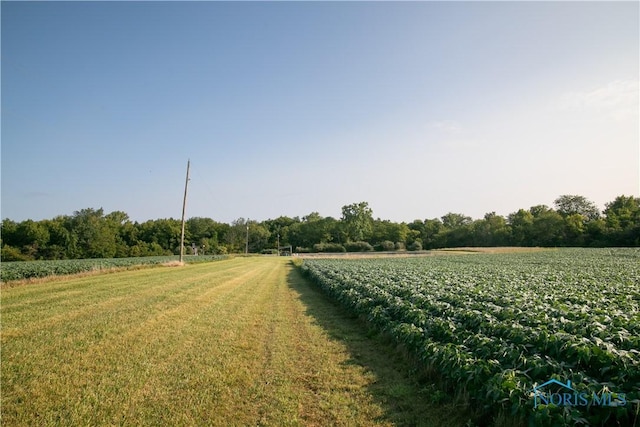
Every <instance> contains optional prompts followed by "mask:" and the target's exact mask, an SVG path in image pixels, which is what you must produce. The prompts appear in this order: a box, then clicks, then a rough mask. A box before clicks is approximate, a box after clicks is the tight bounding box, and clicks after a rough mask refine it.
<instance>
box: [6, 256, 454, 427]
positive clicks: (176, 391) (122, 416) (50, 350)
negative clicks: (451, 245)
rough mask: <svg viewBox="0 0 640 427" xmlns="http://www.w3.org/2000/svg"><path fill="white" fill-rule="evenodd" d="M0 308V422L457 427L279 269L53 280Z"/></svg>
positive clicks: (240, 263)
mask: <svg viewBox="0 0 640 427" xmlns="http://www.w3.org/2000/svg"><path fill="white" fill-rule="evenodd" d="M1 298H2V299H1V307H0V308H1V315H2V331H1V344H2V354H1V358H2V359H1V360H2V364H1V374H2V378H1V380H2V383H1V387H2V389H1V396H2V397H1V398H2V402H1V403H2V407H1V409H2V424H3V425H220V426H227V425H237V426H244V425H273V426H285V425H317V426H324V425H345V426H347V425H348V426H351V425H362V426H365V425H367V426H368V425H394V424H402V425H455V424H456V423H455V422H454V420H455V417H454V418H453V419H452V418H447V417H448V416H449V415H451V413H452V412H453V411H452V408H451V407H446V406H438V405H435V404H431V403H429V399H428V393H429V391H428V390H426V391H425V389H424V388H423V386H421V385H420V384H417V383H416V382H414V381H413V380H412V379H410V378H408V377H407V374H406V372H405V371H404V370H403V367H402V363H401V362H398V361H397V360H396V361H395V362H397V363H398V367H397V368H396V367H395V366H394V363H391V362H394V361H393V360H391V359H389V354H390V353H389V352H388V349H387V350H385V349H384V348H382V349H381V348H380V343H376V342H375V340H374V341H372V340H371V339H369V338H367V337H366V336H365V335H364V331H363V329H362V326H361V325H360V324H359V323H358V322H357V321H356V320H355V319H352V318H349V317H348V315H346V314H344V313H343V312H341V311H340V309H338V308H336V307H335V306H334V305H333V304H332V303H331V302H330V301H328V300H327V299H326V298H324V296H322V295H321V294H320V293H319V292H317V291H315V290H314V289H313V288H311V287H309V285H308V283H307V282H306V281H305V280H304V279H302V278H301V277H300V276H299V274H298V272H297V271H295V270H293V267H292V266H291V265H290V264H289V263H288V262H287V260H285V259H282V258H267V257H265V258H235V259H231V260H225V261H219V262H215V263H206V264H196V265H187V266H185V267H179V268H154V269H145V270H137V271H125V272H121V273H114V274H108V275H98V276H90V277H82V278H73V279H69V280H64V281H60V280H56V281H52V282H44V283H39V284H34V285H26V286H20V287H15V288H9V289H6V290H3V291H2V295H1ZM462 423H463V420H461V421H460V424H462Z"/></svg>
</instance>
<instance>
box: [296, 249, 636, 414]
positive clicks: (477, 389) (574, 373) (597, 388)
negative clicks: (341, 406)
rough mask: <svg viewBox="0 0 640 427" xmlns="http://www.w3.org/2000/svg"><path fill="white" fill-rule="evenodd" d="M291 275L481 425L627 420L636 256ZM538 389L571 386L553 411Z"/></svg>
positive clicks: (384, 262) (315, 266)
mask: <svg viewBox="0 0 640 427" xmlns="http://www.w3.org/2000/svg"><path fill="white" fill-rule="evenodd" d="M302 268H303V271H304V272H305V273H306V275H307V276H308V277H310V278H311V279H312V280H313V281H314V282H315V283H316V284H317V285H318V286H319V287H320V288H322V289H323V290H324V291H325V292H326V293H327V294H328V295H330V296H331V297H332V298H334V299H335V300H337V301H339V302H341V303H342V304H343V305H344V306H346V307H348V309H349V310H351V311H352V312H353V313H355V314H357V315H360V316H362V317H365V318H367V319H368V321H369V322H371V323H372V324H373V325H375V327H376V328H377V329H378V330H380V331H383V332H385V333H388V334H389V335H391V336H393V337H394V339H395V340H396V341H397V342H398V343H400V344H402V345H403V346H404V347H405V348H407V349H408V350H409V351H410V352H411V353H412V354H413V355H414V357H415V358H416V359H418V360H420V362H421V363H422V364H423V365H424V367H425V369H426V370H427V371H428V372H431V373H432V375H433V377H434V378H439V379H440V380H441V381H442V382H443V383H444V384H445V385H446V387H448V389H449V390H450V391H451V392H453V393H462V394H464V395H467V396H468V398H469V401H470V402H471V403H472V405H473V406H474V407H475V408H479V410H480V411H481V412H482V413H483V418H481V419H483V420H484V421H483V423H488V422H489V421H488V420H490V419H494V420H495V419H496V418H502V419H504V418H505V417H506V418H509V417H511V421H510V422H507V425H509V424H511V425H513V423H527V422H529V423H531V424H533V425H575V424H578V423H591V424H593V425H601V424H605V425H637V424H638V422H639V421H638V411H639V410H640V403H639V400H638V399H639V398H640V351H639V350H640V251H639V250H637V249H596V250H590V249H565V250H554V251H544V252H535V253H518V254H515V253H514V254H478V255H465V256H447V257H424V258H402V259H359V260H348V259H318V260H305V261H304V264H303V265H302ZM549 380H555V381H556V383H554V384H553V385H557V384H559V383H562V385H563V386H564V385H565V384H567V385H569V387H571V392H570V393H566V390H565V393H564V394H559V396H561V398H563V399H565V400H564V401H558V400H557V399H555V400H554V399H553V395H554V394H556V395H557V393H556V392H555V391H551V390H549V391H548V392H547V394H540V396H541V397H546V398H549V396H551V397H552V398H551V400H550V401H547V402H545V401H542V400H540V399H538V397H539V396H538V394H537V393H538V392H535V391H534V388H536V389H537V390H540V389H539V388H538V387H539V386H541V385H542V384H545V383H546V382H547V381H549ZM568 381H571V382H570V383H569V382H568ZM565 387H566V386H565ZM540 393H542V392H540ZM574 393H575V394H574ZM565 394H566V395H567V396H568V397H567V398H565V397H563V396H564V395H565ZM594 395H595V399H594V398H593V396H594ZM603 395H604V396H605V397H606V399H608V400H606V402H603V401H602V399H603V397H602V396H603ZM534 397H535V399H534ZM536 399H538V400H536ZM598 399H600V400H598ZM548 400H549V399H548ZM539 402H542V404H538V403H539ZM583 403H584V405H583Z"/></svg>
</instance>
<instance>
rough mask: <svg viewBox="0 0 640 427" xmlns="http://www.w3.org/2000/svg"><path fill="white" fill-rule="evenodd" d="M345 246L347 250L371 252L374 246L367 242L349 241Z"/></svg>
mask: <svg viewBox="0 0 640 427" xmlns="http://www.w3.org/2000/svg"><path fill="white" fill-rule="evenodd" d="M344 247H345V249H346V251H347V252H370V251H372V250H373V246H371V245H370V244H369V243H367V242H347V243H345V244H344Z"/></svg>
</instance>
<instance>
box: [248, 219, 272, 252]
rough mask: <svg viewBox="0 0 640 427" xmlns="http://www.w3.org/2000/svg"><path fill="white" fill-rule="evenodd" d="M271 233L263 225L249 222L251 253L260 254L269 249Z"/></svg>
mask: <svg viewBox="0 0 640 427" xmlns="http://www.w3.org/2000/svg"><path fill="white" fill-rule="evenodd" d="M270 236H271V233H270V232H269V230H268V229H267V227H265V226H264V225H263V224H260V223H258V222H256V221H249V252H250V253H260V252H262V251H263V250H264V249H268V246H269V237H270Z"/></svg>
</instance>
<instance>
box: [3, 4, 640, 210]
mask: <svg viewBox="0 0 640 427" xmlns="http://www.w3.org/2000/svg"><path fill="white" fill-rule="evenodd" d="M1 7H2V158H1V159H2V205H1V216H2V218H10V219H12V220H16V221H21V220H25V219H28V218H31V219H34V220H39V219H45V218H53V217H54V216H57V215H71V214H72V213H73V212H74V211H77V210H81V209H84V208H90V207H91V208H100V207H102V208H104V210H105V212H111V211H115V210H120V211H124V212H126V213H128V214H129V216H130V217H131V219H132V220H136V221H145V220H148V219H158V218H169V217H173V218H180V215H181V210H182V197H183V191H184V181H185V173H186V166H187V159H191V181H190V183H189V199H188V204H187V217H192V216H203V217H209V218H213V219H215V220H217V221H221V222H231V221H232V220H234V219H236V218H239V217H244V218H247V217H248V218H251V219H255V220H264V219H268V218H275V217H278V216H280V215H287V216H292V217H293V216H304V215H307V214H309V213H311V212H314V211H317V212H319V213H320V214H321V215H323V216H333V217H336V218H339V217H340V209H341V207H342V206H343V205H346V204H350V203H355V202H360V201H367V202H368V203H369V206H370V207H371V208H372V209H373V214H374V217H380V218H382V219H390V220H392V221H413V220H414V219H425V218H434V217H440V216H442V215H444V214H446V213H447V212H456V213H463V214H465V215H469V216H471V217H473V218H481V217H482V216H483V215H484V214H485V213H487V212H491V211H495V212H497V213H498V214H501V215H508V214H509V213H511V212H514V211H516V210H517V209H519V208H525V209H526V208H529V207H531V206H533V205H537V204H547V205H549V206H552V205H553V201H554V200H555V198H557V197H558V196H560V195H562V194H579V195H582V196H585V197H587V198H589V199H590V200H592V201H594V202H595V203H596V204H597V205H598V206H599V207H601V208H604V204H605V203H606V202H610V201H612V200H613V199H614V198H615V197H616V196H618V195H621V194H624V195H634V196H638V195H639V186H640V184H639V169H640V153H639V148H638V147H639V132H640V125H639V118H638V116H639V111H638V110H639V109H638V104H639V85H638V79H639V4H638V2H622V3H611V2H541V3H538V2H487V3H485V2H401V3H397V2H350V3H341V2H301V3H298V2H235V3H231V2H223V3H218V2H188V3H180V2H135V3H134V2H6V1H3V2H2V3H1Z"/></svg>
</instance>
